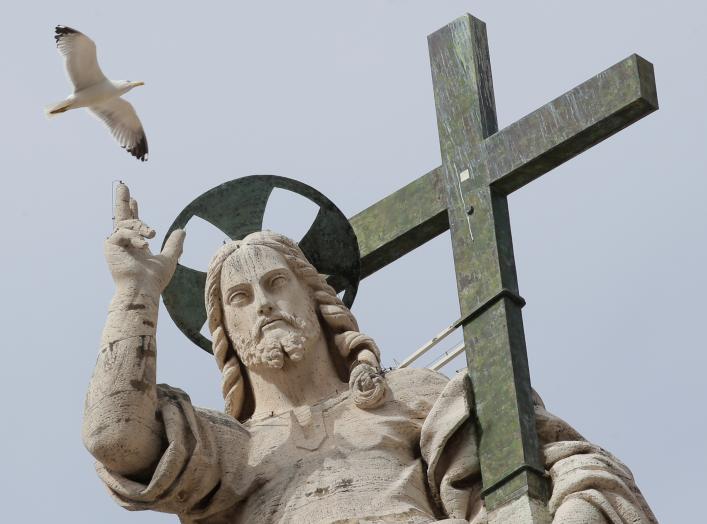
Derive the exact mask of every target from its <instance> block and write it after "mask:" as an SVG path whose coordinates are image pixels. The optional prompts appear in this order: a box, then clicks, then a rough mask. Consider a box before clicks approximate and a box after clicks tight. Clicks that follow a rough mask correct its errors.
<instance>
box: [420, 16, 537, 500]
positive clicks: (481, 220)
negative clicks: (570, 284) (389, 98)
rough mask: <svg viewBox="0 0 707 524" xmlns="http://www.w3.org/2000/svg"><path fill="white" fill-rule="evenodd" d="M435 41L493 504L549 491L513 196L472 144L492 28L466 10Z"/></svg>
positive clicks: (452, 215) (478, 132)
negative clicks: (501, 190)
mask: <svg viewBox="0 0 707 524" xmlns="http://www.w3.org/2000/svg"><path fill="white" fill-rule="evenodd" d="M428 43H429V48H430V57H431V66H432V83H433V86H434V95H435V105H436V107H437V128H438V130H439V137H440V148H441V152H442V168H443V172H444V181H445V182H444V185H445V192H446V200H447V206H448V214H449V224H450V231H451V234H452V249H453V252H454V265H455V269H456V276H457V291H458V294H459V304H460V309H461V315H462V316H469V315H470V314H471V313H472V312H474V311H475V310H477V309H478V308H480V307H482V306H484V310H483V311H482V312H481V313H480V314H478V315H475V316H474V318H471V319H470V320H468V321H467V322H465V323H464V324H463V333H464V343H465V349H466V356H467V364H468V369H469V375H470V377H471V383H472V387H473V392H474V398H475V403H476V417H477V420H478V423H479V428H480V429H481V431H480V432H479V455H480V461H481V474H482V480H483V485H484V488H485V490H486V493H485V494H486V505H487V508H488V509H489V510H491V509H493V508H494V507H496V506H497V505H500V504H503V503H505V502H508V501H509V500H512V499H513V498H515V497H516V496H517V495H516V493H517V492H518V490H519V489H520V491H522V492H527V493H528V495H529V496H531V497H533V498H536V499H539V500H542V501H545V500H546V497H547V489H546V487H545V484H546V481H545V478H544V473H543V464H542V462H541V460H540V452H539V444H538V438H537V432H536V431H535V414H534V411H533V401H532V395H531V390H530V373H529V372H528V362H527V357H526V351H525V340H524V337H523V324H522V318H521V314H520V305H519V303H521V302H522V299H520V297H518V282H517V278H516V272H515V262H514V259H513V244H512V242H511V234H510V218H509V215H508V205H507V202H506V198H505V196H503V195H499V194H497V193H494V192H492V190H491V187H490V184H489V183H490V180H488V177H487V176H484V175H485V173H477V172H475V171H474V170H473V160H474V156H473V152H474V149H475V148H474V145H477V144H481V143H483V142H484V140H485V139H487V138H488V137H490V136H492V135H493V134H495V133H496V132H497V123H496V107H495V102H494V95H493V82H492V79H491V64H490V60H489V56H488V44H487V40H486V28H485V25H484V23H483V22H481V21H480V20H477V19H475V18H472V17H470V16H466V17H462V18H459V19H457V20H455V21H454V22H452V23H451V24H449V25H448V26H446V27H444V28H442V29H440V30H439V31H437V32H435V33H433V34H432V35H430V36H429V38H428ZM472 210H473V211H472ZM470 212H471V214H470ZM504 289H505V290H506V293H505V294H504V293H501V291H502V290H504ZM494 297H495V298H494ZM511 297H514V298H515V297H517V298H516V299H515V300H514V299H513V298H511ZM509 474H510V475H511V476H509ZM509 485H510V488H511V489H512V492H508V491H507V490H508V487H509ZM492 487H493V488H494V489H493V490H491V488H492Z"/></svg>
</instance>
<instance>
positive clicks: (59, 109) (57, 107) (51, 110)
mask: <svg viewBox="0 0 707 524" xmlns="http://www.w3.org/2000/svg"><path fill="white" fill-rule="evenodd" d="M69 109H71V101H70V100H62V101H61V102H57V103H56V104H51V105H48V106H47V107H45V108H44V114H45V115H47V118H52V117H55V116H57V115H59V114H61V113H64V112H66V111H68V110H69Z"/></svg>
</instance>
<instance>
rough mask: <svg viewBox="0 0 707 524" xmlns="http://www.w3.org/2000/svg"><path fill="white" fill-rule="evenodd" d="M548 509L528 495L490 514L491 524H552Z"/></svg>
mask: <svg viewBox="0 0 707 524" xmlns="http://www.w3.org/2000/svg"><path fill="white" fill-rule="evenodd" d="M551 522H552V519H551V518H550V513H548V511H547V507H546V506H545V505H544V504H543V503H541V502H539V501H537V500H535V499H534V498H530V497H529V496H528V495H527V494H526V495H523V496H522V497H520V498H518V499H516V500H514V501H513V502H510V503H508V504H506V505H505V506H501V507H500V508H496V509H494V510H493V511H491V512H489V515H488V523H489V524H551Z"/></svg>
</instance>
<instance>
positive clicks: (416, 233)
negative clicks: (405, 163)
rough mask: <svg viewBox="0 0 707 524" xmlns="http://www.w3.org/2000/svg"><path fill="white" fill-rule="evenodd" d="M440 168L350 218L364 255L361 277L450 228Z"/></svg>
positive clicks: (362, 256)
mask: <svg viewBox="0 0 707 524" xmlns="http://www.w3.org/2000/svg"><path fill="white" fill-rule="evenodd" d="M441 179H442V168H441V167H438V168H437V169H434V170H432V171H430V172H429V173H427V174H426V175H423V176H421V177H420V178H418V179H417V180H415V181H413V182H411V183H410V184H408V185H406V186H405V187H403V188H401V189H399V190H398V191H396V192H395V193H392V194H391V195H388V196H387V197H385V198H384V199H382V200H380V201H379V202H377V203H375V204H373V205H372V206H371V207H369V208H367V209H365V210H363V211H362V212H360V213H359V214H357V215H355V216H354V217H352V218H351V219H350V221H351V225H352V226H353V229H354V232H355V233H356V238H357V239H358V245H359V250H360V252H361V278H365V277H367V276H369V275H371V274H372V273H374V272H376V271H378V270H379V269H381V268H382V267H384V266H386V265H388V264H390V263H391V262H393V261H395V260H397V259H398V258H400V257H402V256H403V255H405V254H407V253H409V252H410V251H412V250H413V249H415V248H416V247H419V246H421V245H422V244H424V243H425V242H427V241H428V240H431V239H433V238H434V237H436V236H437V235H439V234H441V233H444V232H445V231H447V230H448V229H449V220H448V218H447V202H446V200H445V197H444V193H443V192H442V191H441V190H440V188H441V184H442V183H443V182H442V180H441Z"/></svg>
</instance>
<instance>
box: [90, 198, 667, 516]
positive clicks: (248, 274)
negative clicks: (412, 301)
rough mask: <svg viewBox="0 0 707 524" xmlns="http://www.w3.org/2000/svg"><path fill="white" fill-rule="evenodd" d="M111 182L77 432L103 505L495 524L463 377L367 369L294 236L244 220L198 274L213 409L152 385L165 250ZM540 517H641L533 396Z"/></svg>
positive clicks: (171, 263) (631, 497)
mask: <svg viewBox="0 0 707 524" xmlns="http://www.w3.org/2000/svg"><path fill="white" fill-rule="evenodd" d="M154 234H155V233H154V231H153V230H152V229H150V228H149V227H147V226H146V225H145V224H144V223H143V222H142V221H141V220H140V219H139V217H138V210H137V203H136V202H135V200H133V199H131V198H130V195H129V191H128V188H127V187H126V186H124V185H122V184H121V185H120V186H119V187H118V189H117V204H116V229H115V231H114V233H113V234H112V235H111V236H110V238H109V239H108V240H107V241H106V244H105V254H106V258H107V261H108V266H109V268H110V271H111V273H112V275H113V279H114V280H115V284H116V293H115V297H114V299H113V300H112V302H111V305H110V309H109V314H108V320H107V322H106V326H105V329H104V331H103V337H102V341H101V349H100V354H99V357H98V362H97V364H96V368H95V371H94V374H93V377H92V379H91V384H90V387H89V391H88V395H87V399H86V408H85V417H84V425H83V439H84V443H85V445H86V447H87V448H88V450H89V451H90V452H91V453H92V454H93V456H94V457H95V458H96V460H97V470H98V474H99V476H100V477H101V479H102V480H103V482H105V484H106V486H107V487H108V489H109V491H110V492H111V494H112V495H113V497H114V498H115V499H116V500H117V501H118V503H119V504H121V505H122V506H124V507H125V508H128V509H132V510H143V509H153V510H156V511H163V512H171V513H175V514H177V515H178V516H179V518H180V520H181V522H183V523H194V524H196V523H198V524H226V523H228V524H236V523H251V524H259V523H270V522H273V523H275V522H282V523H334V522H336V523H364V522H366V523H374V522H375V523H388V522H405V523H419V524H422V523H430V522H447V523H462V522H472V523H475V524H480V523H486V522H496V521H498V520H496V519H494V518H493V516H492V515H491V516H489V515H488V514H487V512H486V510H485V508H484V503H483V499H482V497H481V493H480V492H481V473H480V468H479V462H478V459H477V452H476V442H477V435H476V432H475V426H474V424H473V416H472V410H473V407H472V406H473V402H471V390H470V385H469V383H468V380H469V379H468V377H467V375H466V373H460V374H458V375H457V376H455V377H454V378H452V379H451V380H449V379H447V378H446V377H445V376H443V375H441V374H439V373H437V372H433V371H430V370H425V369H407V368H406V369H400V370H394V371H390V372H387V373H383V372H382V371H381V367H380V357H379V351H378V348H377V347H376V344H375V343H374V341H373V340H372V339H371V338H369V337H367V336H366V335H364V334H362V333H360V332H359V330H358V326H357V323H356V319H355V318H354V317H353V315H352V314H351V312H350V311H349V310H348V309H347V308H346V307H345V306H344V305H343V303H342V302H341V301H340V300H339V299H338V298H337V296H336V293H335V292H334V290H333V289H332V288H331V287H329V286H328V285H327V283H326V281H325V279H324V277H323V276H322V275H320V274H318V273H317V271H316V270H315V268H314V267H313V266H312V265H311V264H310V263H309V262H308V261H307V259H306V258H305V256H304V255H303V254H302V252H301V251H300V249H299V248H298V246H297V245H296V244H295V243H294V242H292V241H291V240H289V239H287V238H285V237H284V236H282V235H279V234H276V233H272V232H267V231H263V232H258V233H253V234H251V235H248V236H247V237H245V238H244V239H243V240H239V241H234V242H230V243H228V244H225V245H224V246H222V247H221V249H219V250H218V252H217V253H216V255H215V256H214V258H213V260H212V262H211V264H210V266H209V270H208V274H207V284H206V304H207V311H208V324H209V329H210V331H211V334H212V339H213V353H214V356H215V358H216V362H217V364H218V366H219V368H220V369H221V371H222V373H223V384H222V388H223V395H224V399H225V413H221V412H217V411H212V410H208V409H203V408H198V407H195V406H193V405H192V404H191V402H190V400H189V397H188V396H187V395H186V394H185V393H184V392H183V391H181V390H179V389H175V388H172V387H170V386H167V385H164V384H156V383H155V366H156V342H155V328H156V323H157V309H158V308H157V306H158V301H159V297H160V293H161V292H162V290H163V289H164V287H165V286H166V285H167V283H168V282H169V280H170V278H171V276H172V274H173V272H174V269H175V267H176V263H177V259H178V257H179V256H180V254H181V250H182V244H183V241H184V235H185V233H184V232H183V231H181V230H177V231H175V232H174V233H172V235H171V236H170V237H169V238H168V240H167V242H166V244H165V247H164V250H163V251H162V253H160V254H158V255H152V254H151V253H150V251H149V249H148V247H147V241H146V240H145V239H146V238H152V237H153V236H154ZM536 417H537V425H538V433H539V435H540V438H541V442H542V450H543V454H544V457H543V458H544V461H545V465H546V470H547V472H548V474H549V477H550V480H551V483H552V496H551V498H550V502H549V510H550V513H551V514H552V515H553V516H554V520H553V522H558V523H570V522H571V523H580V522H581V523H597V524H598V523H619V522H621V523H623V522H631V523H653V522H656V520H655V518H654V517H653V515H652V513H651V511H650V509H649V508H648V506H647V504H646V503H645V501H644V499H643V497H642V495H641V493H640V491H639V490H638V488H637V487H636V485H635V483H634V480H633V477H632V475H631V472H630V471H629V470H628V469H627V468H626V466H624V465H623V464H621V462H619V461H618V460H617V459H616V458H615V457H613V456H612V455H610V454H609V453H608V452H606V451H604V450H603V449H601V448H599V447H598V446H595V445H593V444H591V443H589V442H587V441H586V440H585V439H583V438H582V437H581V435H579V434H578V433H577V432H576V431H575V430H574V429H572V428H571V427H570V426H569V425H568V424H567V423H565V422H564V421H562V420H560V419H559V418H557V417H555V416H553V415H551V414H550V413H548V412H547V411H546V410H545V408H544V406H543V404H542V402H541V401H540V399H539V397H538V398H537V399H536Z"/></svg>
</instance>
